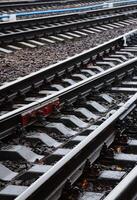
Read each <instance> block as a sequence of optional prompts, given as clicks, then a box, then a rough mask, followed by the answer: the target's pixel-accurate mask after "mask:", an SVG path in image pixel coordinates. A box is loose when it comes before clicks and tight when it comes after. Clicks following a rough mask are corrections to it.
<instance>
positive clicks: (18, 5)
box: [0, 0, 104, 13]
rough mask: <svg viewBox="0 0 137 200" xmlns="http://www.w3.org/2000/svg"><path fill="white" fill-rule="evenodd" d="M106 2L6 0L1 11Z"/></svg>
mask: <svg viewBox="0 0 137 200" xmlns="http://www.w3.org/2000/svg"><path fill="white" fill-rule="evenodd" d="M100 2H104V1H102V0H98V1H90V0H86V1H83V0H81V1H77V0H71V1H46V2H45V1H34V2H31V1H30V2H29V1H28V2H25V1H24V2H12V3H11V2H10V3H9V2H5V3H0V12H1V13H7V12H8V13H13V12H22V11H30V10H33V11H34V10H44V9H47V8H54V7H55V8H57V7H61V8H64V7H67V6H71V7H72V6H84V5H89V4H90V5H93V4H96V3H100Z"/></svg>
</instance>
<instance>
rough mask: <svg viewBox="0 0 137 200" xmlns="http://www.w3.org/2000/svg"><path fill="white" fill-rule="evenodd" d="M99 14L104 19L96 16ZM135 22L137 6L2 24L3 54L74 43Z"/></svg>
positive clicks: (0, 35)
mask: <svg viewBox="0 0 137 200" xmlns="http://www.w3.org/2000/svg"><path fill="white" fill-rule="evenodd" d="M132 9H133V10H132ZM98 14H99V15H100V16H98V17H95V16H96V15H98ZM108 14H109V16H108ZM135 21H136V6H135V5H134V7H133V6H125V7H119V8H117V9H116V8H114V9H105V10H100V11H93V12H87V13H82V14H69V15H60V16H58V17H57V16H56V17H44V18H37V19H29V20H21V21H17V22H10V23H1V28H0V45H1V48H0V51H1V52H4V53H11V52H12V50H19V49H20V47H23V46H25V47H31V48H34V47H35V46H37V45H38V46H39V45H41V46H42V45H44V42H46V43H55V42H56V41H64V40H66V39H68V40H72V39H73V38H79V37H81V36H86V35H88V34H96V33H99V32H101V31H107V30H110V29H115V28H119V27H124V26H127V25H130V24H133V23H135ZM5 45H6V46H7V48H6V47H5Z"/></svg>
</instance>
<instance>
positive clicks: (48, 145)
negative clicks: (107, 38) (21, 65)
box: [0, 31, 137, 200]
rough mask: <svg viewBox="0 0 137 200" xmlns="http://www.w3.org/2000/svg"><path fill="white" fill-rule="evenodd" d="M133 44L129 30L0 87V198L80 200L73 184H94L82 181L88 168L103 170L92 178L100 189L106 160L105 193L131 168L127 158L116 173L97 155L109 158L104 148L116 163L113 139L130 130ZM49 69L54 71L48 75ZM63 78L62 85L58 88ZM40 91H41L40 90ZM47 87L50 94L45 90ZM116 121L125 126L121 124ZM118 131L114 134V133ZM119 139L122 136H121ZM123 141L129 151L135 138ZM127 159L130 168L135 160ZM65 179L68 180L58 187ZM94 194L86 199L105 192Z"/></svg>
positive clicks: (134, 62) (136, 61)
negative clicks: (73, 197)
mask: <svg viewBox="0 0 137 200" xmlns="http://www.w3.org/2000/svg"><path fill="white" fill-rule="evenodd" d="M135 41H136V31H132V32H131V33H129V34H127V35H124V36H121V37H119V38H117V39H114V40H112V41H111V42H108V43H106V44H105V45H101V46H99V48H94V49H92V50H89V51H87V52H85V53H82V54H81V55H79V56H75V57H73V58H71V59H68V60H67V61H64V62H62V63H60V64H58V65H54V66H51V67H49V68H47V69H46V70H41V71H40V72H37V73H35V75H34V74H33V75H29V76H28V77H26V78H22V79H21V80H19V81H15V82H12V83H10V84H9V85H5V86H1V88H0V91H1V93H2V94H3V97H1V111H2V109H3V108H4V110H3V111H4V112H3V113H1V114H2V115H1V116H0V126H1V129H0V137H1V143H0V146H1V147H0V160H1V164H0V169H1V170H0V199H2V200H3V199H8V200H9V199H15V198H16V197H17V198H16V199H19V200H24V199H33V200H35V199H38V197H39V198H40V199H44V198H45V199H52V200H53V199H58V198H62V199H64V196H63V195H64V194H67V195H66V196H65V198H66V199H67V198H68V197H69V196H73V195H74V194H75V195H76V194H77V197H78V198H84V197H80V196H79V195H83V196H84V195H85V196H86V195H87V193H88V192H89V193H90V192H91V191H90V190H89V191H86V190H84V189H83V190H82V192H80V191H81V189H82V187H81V188H80V187H79V188H77V190H76V185H75V184H78V183H83V182H82V181H83V180H85V174H86V181H87V182H88V183H89V182H90V183H91V182H92V180H93V179H91V178H94V182H93V183H94V184H95V185H96V183H98V181H100V179H99V180H98V176H96V177H92V176H91V174H90V172H93V168H94V166H96V165H98V166H99V169H100V167H101V166H102V165H103V164H104V168H101V170H100V171H99V172H100V173H99V175H100V174H101V172H102V180H103V183H104V180H105V178H104V177H105V175H104V174H105V173H108V171H107V170H108V168H109V167H106V166H105V164H106V165H107V161H110V162H108V163H109V166H110V168H109V173H108V174H107V175H108V176H107V177H108V179H110V180H111V181H110V182H112V184H111V185H110V186H111V187H112V186H115V182H116V183H118V181H120V180H121V179H122V178H123V177H124V176H126V175H127V174H128V172H129V170H130V169H131V168H132V167H134V166H133V165H130V166H129V165H128V164H130V163H131V160H130V159H127V160H126V163H125V162H124V167H123V168H122V170H121V171H120V170H118V167H119V168H120V166H121V165H120V164H119V165H120V166H118V167H117V169H116V168H113V167H112V162H113V159H114V158H113V157H114V156H113V157H109V159H107V157H105V156H106V154H105V153H106V152H110V151H109V146H110V145H111V146H110V147H112V148H113V149H114V150H115V152H114V153H115V157H116V156H119V157H122V156H121V154H120V153H119V154H118V152H117V151H118V150H117V149H119V146H120V145H123V144H119V143H118V141H119V140H118V139H117V138H118V137H120V138H121V137H125V135H123V131H121V130H123V129H122V128H125V130H127V127H128V126H129V127H131V124H130V123H131V122H133V120H132V118H133V117H134V120H136V115H135V114H136V103H135V102H136V99H137V95H136V94H135V95H134V93H135V92H136V90H137V88H136V73H137V72H136V70H137V68H136V66H137V58H136V57H135V55H136V52H137V48H136V45H135ZM99 69H100V70H99ZM101 69H102V70H101ZM53 70H54V72H55V70H57V71H56V73H55V76H53ZM92 70H93V71H92ZM99 71H100V72H99ZM92 72H94V73H92ZM74 74H75V75H74ZM92 74H93V75H92ZM64 75H65V76H64ZM68 75H69V77H67V76H68ZM45 77H46V78H47V80H45ZM76 77H77V78H76ZM79 77H81V78H80V79H79ZM64 78H65V79H67V80H66V82H67V83H69V84H68V85H67V87H66V85H65V87H64V88H63V86H64V83H63V82H64V81H63V80H64ZM54 81H55V82H56V87H57V85H58V87H61V86H62V88H61V90H60V91H57V90H58V89H57V90H56V91H54V90H52V89H51V87H52V86H53V84H54V87H55V83H54ZM72 82H73V83H72ZM74 82H75V83H74ZM30 83H31V84H30ZM42 85H43V86H44V87H45V88H41V86H42ZM47 85H48V87H49V86H50V90H47ZM9 91H11V92H10V93H9ZM41 91H43V94H44V96H42V98H41V96H39V94H40V92H41ZM51 91H52V92H51ZM44 92H45V93H44ZM49 92H51V95H49ZM27 94H31V95H32V96H33V98H32V96H31V97H30V96H28V95H27ZM47 94H48V95H47ZM25 98H28V99H30V100H31V101H30V102H29V101H28V102H29V103H28V102H27V101H26V102H27V103H26V104H25V105H23V104H22V105H21V103H22V102H19V101H22V100H23V101H24V99H25ZM15 103H16V106H17V104H18V106H17V107H16V106H15ZM19 104H20V106H19ZM11 106H13V107H14V109H13V107H11ZM15 107H16V108H15ZM5 108H7V110H5ZM11 108H12V109H11ZM132 110H134V111H135V112H132ZM5 111H6V112H5ZM130 113H131V115H130ZM126 116H127V117H126ZM123 119H124V120H125V119H127V120H125V121H124V122H125V123H123ZM126 122H128V123H126ZM118 124H120V125H119V127H120V128H119V129H117V128H116V125H117V126H118ZM117 130H119V132H118V131H117ZM118 133H120V134H118ZM125 133H126V131H124V134H125ZM126 137H129V134H128V133H127V135H126ZM130 137H131V136H130ZM114 139H115V140H114ZM129 140H130V141H131V144H136V143H135V142H136V140H135V138H133V137H132V138H130V139H128V140H126V141H129ZM116 141H117V143H116ZM104 143H105V144H104ZM106 145H107V146H108V149H107V148H106ZM128 145H130V144H129V143H127V146H128ZM102 146H103V148H102ZM115 146H116V147H117V148H114V147H115ZM131 146H132V145H131ZM134 146H136V145H134ZM120 147H121V146H120ZM122 147H123V146H122ZM135 148H136V147H135ZM121 149H122V150H123V148H121ZM116 150H117V151H116ZM105 151H106V152H105ZM100 152H101V153H100ZM104 152H105V153H104ZM126 153H128V154H131V151H128V149H127V152H126ZM135 153H136V152H135V151H134V152H132V154H135ZM99 155H101V156H100V157H99ZM107 155H110V154H107ZM125 156H126V155H125ZM132 156H133V157H134V160H135V162H136V157H137V156H136V154H135V155H132ZM98 157H99V158H98ZM123 157H124V155H123ZM129 157H130V155H129ZM87 159H89V161H90V164H91V163H93V162H94V165H93V166H91V167H90V166H89V165H88V170H87V163H88V161H87ZM102 159H103V160H104V162H105V160H107V161H106V163H103V164H102V162H101V161H102ZM85 163H86V167H84V166H85ZM132 164H133V163H132ZM105 167H106V168H105ZM111 167H112V168H111ZM66 169H67V170H66ZM83 169H84V171H83ZM103 169H104V171H103ZM133 171H134V170H133ZM85 172H86V173H85ZM87 172H88V173H87ZM130 173H132V171H131V172H129V175H130ZM41 175H43V176H41ZM103 175H104V176H103ZM100 176H101V175H100ZM109 176H110V177H109ZM115 176H116V178H117V177H118V178H117V179H116V178H115ZM127 176H128V175H127ZM58 177H59V178H58ZM119 177H120V178H119ZM67 179H70V181H67V183H66V180H67ZM106 179H107V178H106ZM123 181H124V179H123ZM131 181H132V180H131ZM68 182H69V183H70V182H71V183H70V186H71V187H70V190H69V189H68V190H65V188H68V187H66V186H65V184H66V185H68ZM99 183H100V182H99ZM99 183H98V184H99ZM31 184H32V185H31ZM107 184H109V182H107ZM30 185H31V186H30ZM78 185H79V184H78ZM128 187H130V184H128ZM102 188H103V189H104V190H103V189H102V190H101V189H100V191H95V190H94V191H92V193H91V194H89V195H97V194H95V193H96V192H99V193H100V194H98V196H99V195H100V197H101V194H102V197H103V198H107V197H106V195H107V194H108V193H109V190H108V187H106V188H105V186H104V187H103V186H102ZM86 189H87V188H86ZM88 189H89V188H88ZM96 189H97V186H96ZM45 191H46V192H45ZM124 191H125V190H124ZM112 192H113V190H112ZM109 195H111V193H110V194H109ZM132 195H134V193H132ZM77 197H76V198H77ZM102 197H101V198H102ZM76 198H75V199H76ZM101 198H100V199H101ZM128 199H131V198H128Z"/></svg>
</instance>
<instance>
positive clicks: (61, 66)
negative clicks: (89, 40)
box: [0, 30, 137, 96]
mask: <svg viewBox="0 0 137 200" xmlns="http://www.w3.org/2000/svg"><path fill="white" fill-rule="evenodd" d="M136 31H137V30H134V31H131V32H129V36H130V35H132V34H134V33H136ZM125 36H126V34H124V35H122V36H119V37H117V38H114V39H112V40H110V41H108V42H105V43H103V44H101V45H99V46H97V47H94V48H91V49H89V50H86V51H84V52H82V53H80V54H78V55H75V56H72V57H71V58H67V59H65V60H63V61H60V62H59V63H56V64H53V65H50V66H48V67H46V68H43V69H41V70H39V71H37V72H34V73H31V74H29V75H27V76H24V77H22V78H20V79H18V80H15V81H12V82H9V83H6V84H4V85H2V86H0V93H1V96H8V95H9V96H10V94H11V95H12V94H13V93H16V92H18V91H19V90H20V91H24V90H25V88H28V87H29V86H30V85H32V84H37V83H39V82H40V81H41V80H44V79H46V80H47V81H50V80H53V78H54V76H55V75H56V74H58V75H61V74H63V73H64V72H65V70H67V69H69V68H71V67H73V66H76V65H81V64H82V63H83V64H84V63H87V62H88V61H89V60H90V59H91V60H94V59H95V57H96V56H97V54H100V53H102V52H104V51H107V50H109V49H110V48H112V47H113V46H115V45H120V46H121V45H122V46H123V43H124V41H123V38H124V37H125ZM53 72H54V73H53ZM9 91H11V92H9Z"/></svg>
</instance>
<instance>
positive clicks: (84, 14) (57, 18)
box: [0, 4, 137, 30]
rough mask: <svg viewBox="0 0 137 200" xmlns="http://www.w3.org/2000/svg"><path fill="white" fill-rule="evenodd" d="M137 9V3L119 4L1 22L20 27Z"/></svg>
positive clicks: (6, 25)
mask: <svg viewBox="0 0 137 200" xmlns="http://www.w3.org/2000/svg"><path fill="white" fill-rule="evenodd" d="M136 9H137V4H135V5H126V6H119V7H116V8H106V9H99V10H94V11H87V12H79V13H78V12H77V13H67V14H61V15H56V16H46V17H40V18H31V19H23V20H18V21H13V22H2V23H1V24H0V30H7V29H9V28H10V27H12V28H19V27H20V26H23V27H24V26H27V25H28V26H32V25H33V26H35V25H41V24H43V23H44V24H48V23H56V22H62V21H68V20H74V19H75V20H76V19H83V18H85V17H96V16H99V15H105V14H115V13H120V12H125V11H130V10H132V11H134V10H136Z"/></svg>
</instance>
